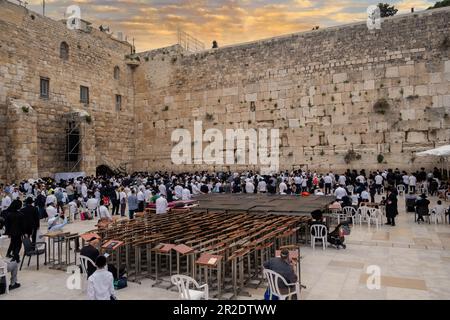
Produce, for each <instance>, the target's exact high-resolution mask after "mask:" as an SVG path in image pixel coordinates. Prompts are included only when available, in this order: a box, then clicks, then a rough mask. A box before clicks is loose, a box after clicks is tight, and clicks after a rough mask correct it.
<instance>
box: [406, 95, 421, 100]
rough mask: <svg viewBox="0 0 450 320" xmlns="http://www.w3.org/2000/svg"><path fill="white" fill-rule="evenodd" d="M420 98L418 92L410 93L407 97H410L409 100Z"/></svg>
mask: <svg viewBox="0 0 450 320" xmlns="http://www.w3.org/2000/svg"><path fill="white" fill-rule="evenodd" d="M418 98H419V96H418V95H417V94H415V95H409V96H407V97H406V99H408V100H414V99H418Z"/></svg>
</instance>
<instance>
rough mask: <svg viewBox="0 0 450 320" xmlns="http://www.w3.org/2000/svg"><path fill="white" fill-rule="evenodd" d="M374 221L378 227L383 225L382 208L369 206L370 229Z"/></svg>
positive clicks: (368, 220) (368, 222)
mask: <svg viewBox="0 0 450 320" xmlns="http://www.w3.org/2000/svg"><path fill="white" fill-rule="evenodd" d="M372 222H374V223H375V225H376V226H377V229H378V228H379V226H380V225H381V211H380V209H377V208H369V209H367V225H368V226H369V229H370V225H371V223H372Z"/></svg>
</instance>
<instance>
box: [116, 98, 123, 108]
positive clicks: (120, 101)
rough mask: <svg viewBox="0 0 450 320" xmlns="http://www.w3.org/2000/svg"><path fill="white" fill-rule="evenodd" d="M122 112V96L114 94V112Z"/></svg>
mask: <svg viewBox="0 0 450 320" xmlns="http://www.w3.org/2000/svg"><path fill="white" fill-rule="evenodd" d="M120 110H122V96H121V95H120V94H116V111H120Z"/></svg>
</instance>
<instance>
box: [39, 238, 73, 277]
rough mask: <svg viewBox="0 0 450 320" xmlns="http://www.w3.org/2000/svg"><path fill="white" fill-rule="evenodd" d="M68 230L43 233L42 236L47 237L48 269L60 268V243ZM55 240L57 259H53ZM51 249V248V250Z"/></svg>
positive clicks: (61, 266) (61, 263)
mask: <svg viewBox="0 0 450 320" xmlns="http://www.w3.org/2000/svg"><path fill="white" fill-rule="evenodd" d="M69 234H70V232H64V231H57V232H48V233H46V234H44V235H43V237H46V238H47V247H48V259H49V263H50V264H51V265H50V267H49V268H50V269H56V270H61V269H62V268H63V265H64V264H63V262H62V251H63V249H62V244H63V241H64V238H65V236H67V235H69ZM55 242H57V243H58V245H57V249H58V253H57V259H55V251H56V250H55ZM52 249H53V250H52ZM52 251H53V252H52Z"/></svg>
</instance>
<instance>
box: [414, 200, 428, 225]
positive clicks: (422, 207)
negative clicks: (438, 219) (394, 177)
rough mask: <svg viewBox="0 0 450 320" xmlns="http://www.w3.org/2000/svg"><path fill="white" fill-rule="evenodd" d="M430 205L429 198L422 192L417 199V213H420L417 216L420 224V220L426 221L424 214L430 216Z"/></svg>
mask: <svg viewBox="0 0 450 320" xmlns="http://www.w3.org/2000/svg"><path fill="white" fill-rule="evenodd" d="M429 205H430V200H428V199H427V195H426V194H422V195H421V196H420V197H419V198H418V199H417V200H416V213H417V215H418V217H417V223H419V224H420V222H425V220H424V219H423V216H428V215H429V214H430V211H429V208H428V206H429Z"/></svg>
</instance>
